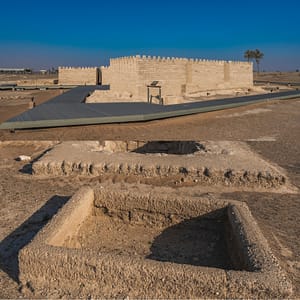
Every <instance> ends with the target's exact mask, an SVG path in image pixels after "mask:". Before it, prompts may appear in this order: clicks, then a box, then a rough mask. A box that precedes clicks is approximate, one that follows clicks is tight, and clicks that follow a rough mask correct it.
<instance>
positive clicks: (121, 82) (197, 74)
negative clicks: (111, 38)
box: [59, 55, 253, 104]
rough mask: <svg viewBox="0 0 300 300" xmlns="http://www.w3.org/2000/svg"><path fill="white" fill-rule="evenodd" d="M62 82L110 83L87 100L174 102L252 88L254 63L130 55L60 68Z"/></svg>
mask: <svg viewBox="0 0 300 300" xmlns="http://www.w3.org/2000/svg"><path fill="white" fill-rule="evenodd" d="M59 83H60V84H66V85H67V84H77V85H94V84H102V85H109V86H110V89H109V91H96V92H95V93H96V94H95V95H94V96H93V97H92V98H90V99H89V100H88V102H110V101H122V100H126V101H128V100H130V101H142V102H146V101H148V102H153V103H155V102H157V103H160V104H162V103H163V104H172V103H180V102H182V98H183V97H184V96H188V95H193V94H194V93H198V92H205V93H208V94H210V92H214V91H216V90H217V91H228V90H232V89H245V90H247V89H249V88H251V87H253V70H252V63H248V62H242V61H224V60H206V59H187V58H174V57H172V58H170V57H167V58H164V57H163V58H161V57H150V56H140V55H137V56H130V57H121V58H113V59H110V65H109V66H107V67H104V66H103V67H100V68H96V67H94V68H73V67H60V68H59Z"/></svg>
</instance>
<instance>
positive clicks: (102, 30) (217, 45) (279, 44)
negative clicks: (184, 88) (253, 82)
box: [0, 0, 300, 71]
mask: <svg viewBox="0 0 300 300" xmlns="http://www.w3.org/2000/svg"><path fill="white" fill-rule="evenodd" d="M0 10H1V14H0V16H1V17H0V28H1V29H0V67H31V68H35V69H39V68H49V67H52V66H53V67H57V66H59V65H62V66H67V65H70V66H71V65H73V66H99V65H105V64H108V59H109V57H117V56H126V55H135V54H141V55H142V54H145V55H156V56H180V57H197V58H208V59H226V60H243V53H244V51H245V50H247V49H256V48H258V49H260V50H261V51H262V52H264V54H265V58H264V59H263V60H262V62H261V69H262V70H263V69H265V70H269V71H273V70H296V69H300V23H299V21H300V1H299V0H298V1H297V0H291V1H289V0H287V1H277V0H273V1H264V0H261V1H258V0H253V1H247V2H246V1H230V0H228V1H214V0H211V1H200V0H198V1H197V0H185V1H176V0H173V1H171V0H160V1H158V0H151V1H142V0H140V1H136V0H127V1H117V0H107V1H101V0H98V1H97V0H85V1H76V0H73V1H63V0H60V1H59V0H51V1H47V2H46V1H34V0H23V1H21V0H14V1H9V0H3V1H1V5H0Z"/></svg>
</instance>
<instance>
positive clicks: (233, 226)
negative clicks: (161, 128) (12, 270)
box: [19, 187, 292, 298]
mask: <svg viewBox="0 0 300 300" xmlns="http://www.w3.org/2000/svg"><path fill="white" fill-rule="evenodd" d="M19 266H20V281H21V282H22V284H23V285H25V286H30V287H31V288H32V289H35V288H48V289H51V288H56V289H62V290H63V291H65V292H66V293H68V294H69V295H70V296H72V295H81V296H83V297H88V296H92V297H110V298H111V297H121V296H122V297H126V296H129V297H135V298H136V297H143V298H145V297H147V298H183V297H184V298H194V297H197V298H199V297H210V298H216V297H220V298H225V297H230V298H233V297H237V296H238V297H249V296H250V297H283V296H288V295H290V294H291V292H292V288H291V285H290V283H289V282H288V281H287V279H286V278H285V274H284V273H283V271H282V270H281V269H280V267H279V265H278V262H277V260H276V258H275V257H274V256H273V254H272V253H271V250H270V248H269V246H268V244H267V242H266V240H265V239H264V237H263V235H262V234H261V232H260V230H259V228H258V226H257V224H256V222H255V220H254V219H253V217H252V216H251V213H250V211H249V209H248V207H247V206H246V204H243V203H239V202H235V201H225V200H218V201H217V200H209V199H205V198H198V197H184V198H180V197H178V196H176V195H173V194H165V195H161V194H157V193H154V192H149V193H148V192H147V193H140V192H138V191H132V190H130V191H129V190H128V189H126V188H123V189H120V190H116V191H112V190H111V189H104V188H100V187H99V188H94V189H91V188H89V187H84V188H81V189H80V190H79V191H78V192H77V193H76V194H75V195H74V196H73V197H72V198H71V199H70V200H69V202H68V203H67V204H66V205H65V206H64V207H63V208H62V209H61V211H59V213H58V214H57V215H56V216H54V217H53V219H52V220H51V221H50V222H49V223H48V224H47V226H46V227H45V228H44V229H43V230H42V231H41V232H39V233H38V235H37V236H36V237H35V238H34V240H33V241H32V242H31V243H30V244H29V245H27V246H26V247H25V248H23V249H22V250H21V252H20V254H19Z"/></svg>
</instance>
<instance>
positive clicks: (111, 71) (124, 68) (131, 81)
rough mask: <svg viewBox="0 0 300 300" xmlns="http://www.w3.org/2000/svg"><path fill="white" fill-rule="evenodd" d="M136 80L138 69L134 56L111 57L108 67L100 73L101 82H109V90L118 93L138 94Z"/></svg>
mask: <svg viewBox="0 0 300 300" xmlns="http://www.w3.org/2000/svg"><path fill="white" fill-rule="evenodd" d="M102 69H103V68H101V70H102ZM106 76H108V78H106ZM137 82H138V70H137V60H136V57H122V58H116V59H111V60H110V66H109V68H108V69H107V70H106V69H105V71H104V73H103V74H102V84H104V83H105V84H110V88H111V90H112V91H114V92H116V93H120V94H123V93H126V94H131V95H132V96H138V91H137Z"/></svg>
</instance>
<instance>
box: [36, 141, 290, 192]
mask: <svg viewBox="0 0 300 300" xmlns="http://www.w3.org/2000/svg"><path fill="white" fill-rule="evenodd" d="M134 147H136V148H134ZM180 147H181V148H184V147H185V150H184V151H182V153H180V150H179V149H180ZM189 147H191V148H189ZM130 149H131V150H130ZM191 149H192V150H191ZM114 152H116V153H114ZM33 174H35V175H46V176H70V175H75V174H76V175H82V176H100V175H104V174H120V175H122V176H136V177H137V178H138V177H144V178H145V177H146V178H153V177H160V178H172V176H173V177H174V178H176V177H177V178H178V176H179V177H180V178H181V179H182V180H183V181H185V182H193V183H197V184H202V185H207V186H208V185H222V186H226V187H236V188H239V187H240V188H243V187H250V188H265V189H279V188H281V187H287V186H288V180H287V177H286V175H285V172H284V170H283V169H281V168H280V167H279V166H275V165H272V164H270V163H268V162H266V161H265V160H263V159H262V158H261V157H260V156H259V155H257V154H256V153H254V152H253V151H251V150H250V149H249V147H248V146H247V145H246V144H245V143H241V142H229V141H223V142H209V141H206V142H193V141H190V142H188V141H186V142H184V141H183V142H148V143H147V142H139V141H129V142H122V141H119V142H118V141H106V142H104V144H103V143H102V144H101V143H99V142H63V143H61V144H60V145H57V146H56V147H55V148H53V150H51V151H50V152H48V153H47V154H45V155H44V156H43V157H41V158H40V159H39V160H38V161H36V162H35V163H34V164H33Z"/></svg>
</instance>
